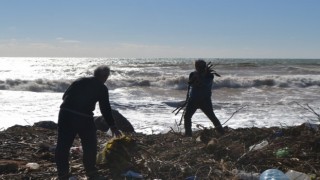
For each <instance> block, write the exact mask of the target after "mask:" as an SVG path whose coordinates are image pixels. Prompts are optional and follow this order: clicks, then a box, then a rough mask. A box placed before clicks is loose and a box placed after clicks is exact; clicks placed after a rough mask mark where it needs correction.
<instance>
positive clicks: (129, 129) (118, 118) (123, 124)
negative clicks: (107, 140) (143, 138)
mask: <svg viewBox="0 0 320 180" xmlns="http://www.w3.org/2000/svg"><path fill="white" fill-rule="evenodd" d="M112 115H113V118H114V120H115V124H116V126H117V128H118V129H119V130H121V131H122V132H125V133H133V132H134V128H133V126H132V124H131V123H130V122H129V121H128V119H127V118H125V117H124V116H123V115H122V114H120V113H119V111H117V110H114V109H112ZM94 123H95V124H96V127H97V130H100V131H108V130H109V126H108V124H107V123H106V121H105V119H104V118H103V116H95V117H94Z"/></svg>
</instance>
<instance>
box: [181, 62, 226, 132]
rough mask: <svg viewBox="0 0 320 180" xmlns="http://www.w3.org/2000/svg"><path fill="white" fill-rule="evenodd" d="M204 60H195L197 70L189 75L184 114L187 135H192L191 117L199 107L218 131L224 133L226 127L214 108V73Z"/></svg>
mask: <svg viewBox="0 0 320 180" xmlns="http://www.w3.org/2000/svg"><path fill="white" fill-rule="evenodd" d="M212 71H213V70H211V69H210V66H209V64H208V65H207V64H206V62H205V61H204V60H201V59H199V60H196V61H195V71H194V72H191V73H190V75H189V82H188V83H189V88H190V89H189V91H188V92H189V94H188V96H189V97H188V100H187V101H188V102H187V107H186V110H185V114H184V127H185V135H186V136H192V129H191V126H192V124H191V118H192V116H193V114H194V113H195V112H196V110H197V109H198V108H200V109H201V110H202V111H203V112H204V113H205V114H206V116H207V117H208V118H209V119H210V120H211V121H212V123H213V124H214V126H215V127H216V128H217V131H218V132H219V133H220V134H224V129H223V128H222V125H221V123H220V121H219V120H218V118H217V117H216V115H215V114H214V112H213V109H212V102H211V88H212V81H213V78H214V74H216V75H217V76H219V75H218V74H217V73H214V71H213V72H212Z"/></svg>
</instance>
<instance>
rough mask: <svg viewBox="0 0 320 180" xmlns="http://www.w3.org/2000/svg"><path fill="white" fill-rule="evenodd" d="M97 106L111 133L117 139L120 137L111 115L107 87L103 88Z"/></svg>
mask: <svg viewBox="0 0 320 180" xmlns="http://www.w3.org/2000/svg"><path fill="white" fill-rule="evenodd" d="M99 106H100V111H101V114H102V116H103V117H104V119H105V121H106V122H107V124H108V125H109V127H110V129H111V131H112V133H113V134H115V135H116V136H117V137H118V136H120V135H121V133H120V131H119V130H118V128H117V127H116V125H115V122H114V118H113V115H112V109H111V106H110V102H109V92H108V88H107V87H105V88H103V91H102V93H101V97H100V99H99Z"/></svg>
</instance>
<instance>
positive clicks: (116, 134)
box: [110, 126, 122, 137]
mask: <svg viewBox="0 0 320 180" xmlns="http://www.w3.org/2000/svg"><path fill="white" fill-rule="evenodd" d="M110 129H111V132H112V136H116V137H120V136H121V135H122V134H121V132H120V131H119V130H118V128H117V127H116V126H112V127H110Z"/></svg>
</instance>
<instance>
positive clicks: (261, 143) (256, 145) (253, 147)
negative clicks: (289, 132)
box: [249, 140, 269, 151]
mask: <svg viewBox="0 0 320 180" xmlns="http://www.w3.org/2000/svg"><path fill="white" fill-rule="evenodd" d="M268 144H269V143H268V141H266V140H263V141H262V142H260V143H259V144H255V145H252V146H250V147H249V151H253V150H259V149H262V148H264V147H266V146H267V145H268Z"/></svg>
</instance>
